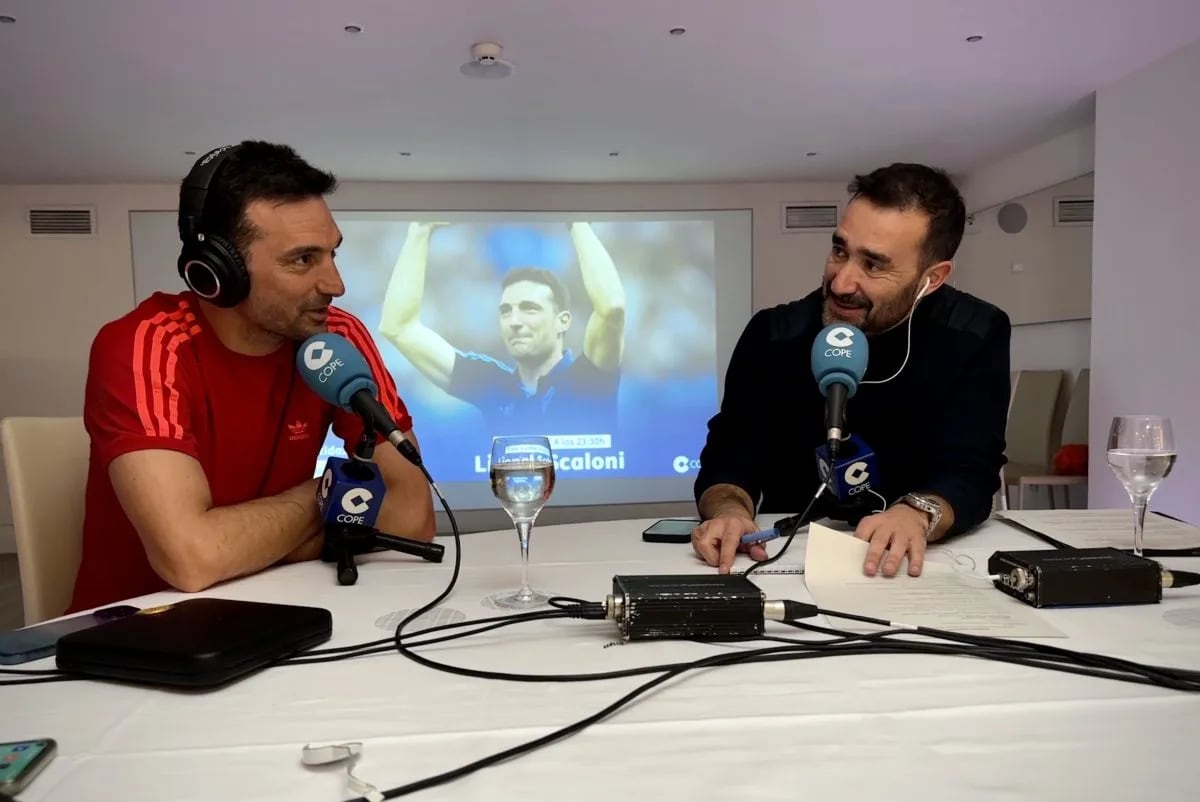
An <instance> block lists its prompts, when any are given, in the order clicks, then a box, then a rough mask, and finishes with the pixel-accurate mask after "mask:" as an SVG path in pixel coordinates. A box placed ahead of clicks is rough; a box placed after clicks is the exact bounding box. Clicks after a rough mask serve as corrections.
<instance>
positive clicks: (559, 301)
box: [500, 267, 571, 312]
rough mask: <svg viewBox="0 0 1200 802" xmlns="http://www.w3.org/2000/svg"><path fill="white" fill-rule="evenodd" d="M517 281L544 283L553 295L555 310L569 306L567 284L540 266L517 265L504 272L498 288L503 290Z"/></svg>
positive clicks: (558, 310) (569, 297) (560, 310)
mask: <svg viewBox="0 0 1200 802" xmlns="http://www.w3.org/2000/svg"><path fill="white" fill-rule="evenodd" d="M518 281H532V282H533V283H535V284H544V285H545V286H547V287H549V288H550V294H551V295H553V296H554V306H555V307H556V309H555V310H554V311H556V312H562V311H563V310H565V309H567V308H569V307H570V306H571V296H570V294H569V293H568V292H567V285H566V284H563V283H562V279H560V278H559V277H558V276H556V275H555V274H554V273H553V272H551V271H549V270H546V269H544V268H541V267H517V268H514V269H512V270H510V271H508V272H507V273H505V274H504V280H503V281H502V282H500V289H501V290H503V289H504V288H505V287H507V286H509V285H510V284H516V283H517V282H518Z"/></svg>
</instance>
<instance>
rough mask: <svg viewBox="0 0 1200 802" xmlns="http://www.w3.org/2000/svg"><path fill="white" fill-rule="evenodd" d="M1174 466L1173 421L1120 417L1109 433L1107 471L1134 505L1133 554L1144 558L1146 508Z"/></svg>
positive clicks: (1168, 419) (1135, 416)
mask: <svg viewBox="0 0 1200 802" xmlns="http://www.w3.org/2000/svg"><path fill="white" fill-rule="evenodd" d="M1174 466H1175V441H1174V438H1173V437H1172V436H1171V419H1170V418H1163V417H1159V416H1158V415H1118V416H1117V417H1115V418H1113V421H1112V426H1111V427H1109V430H1108V467H1110V468H1112V471H1113V473H1115V474H1116V475H1117V478H1118V479H1120V480H1121V484H1123V485H1125V492H1126V493H1128V494H1129V500H1130V501H1131V502H1133V553H1134V554H1136V555H1137V556H1139V557H1141V556H1142V528H1143V526H1144V525H1145V522H1146V506H1147V505H1148V504H1149V503H1150V497H1151V496H1152V495H1154V491H1155V490H1157V489H1158V486H1159V484H1161V483H1162V480H1163V479H1166V478H1167V477H1168V476H1169V475H1170V474H1171V468H1173V467H1174Z"/></svg>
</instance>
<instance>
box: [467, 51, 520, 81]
mask: <svg viewBox="0 0 1200 802" xmlns="http://www.w3.org/2000/svg"><path fill="white" fill-rule="evenodd" d="M503 55H504V48H503V47H501V46H500V45H498V44H496V43H495V42H476V43H475V44H473V45H471V60H470V61H467V62H465V63H463V64H462V65H460V66H459V68H458V71H459V72H461V73H462V74H463V75H465V76H467V77H468V78H507V77H508V76H509V75H511V74H512V71H513V68H514V67H516V66H517V65H516V64H513V63H512V62H511V61H506V60H505V59H503V58H501V56H503Z"/></svg>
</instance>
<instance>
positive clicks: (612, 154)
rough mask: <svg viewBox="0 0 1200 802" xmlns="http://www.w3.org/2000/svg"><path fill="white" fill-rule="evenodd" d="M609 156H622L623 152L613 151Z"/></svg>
mask: <svg viewBox="0 0 1200 802" xmlns="http://www.w3.org/2000/svg"><path fill="white" fill-rule="evenodd" d="M608 155H609V156H620V155H621V151H619V150H613V151H609V154H608Z"/></svg>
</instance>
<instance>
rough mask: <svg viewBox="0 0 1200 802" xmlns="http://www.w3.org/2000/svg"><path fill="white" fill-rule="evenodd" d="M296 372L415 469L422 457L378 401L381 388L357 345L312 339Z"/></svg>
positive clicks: (326, 337)
mask: <svg viewBox="0 0 1200 802" xmlns="http://www.w3.org/2000/svg"><path fill="white" fill-rule="evenodd" d="M296 369H297V370H299V371H300V375H301V376H303V377H304V382H305V383H306V384H307V385H308V386H309V388H310V389H311V390H312V391H313V392H314V393H316V394H317V395H318V396H320V397H321V399H322V400H323V401H325V402H326V403H329V404H333V405H334V406H338V407H341V408H342V409H344V410H347V411H348V412H354V413H355V414H357V415H358V416H359V417H360V418H362V419H363V423H364V424H365V425H366V426H367V427H368V428H371V429H374V430H375V431H377V432H379V433H380V434H382V435H383V436H384V437H386V438H387V440H388V442H390V443H391V444H392V445H394V446H395V447H396V448H397V449H398V450H399V451H400V453H401V454H403V455H404V456H405V457H407V458H408V459H409V461H410V462H412V463H413V464H414V465H417V466H420V465H421V454H420V452H418V451H417V449H416V446H414V445H413V444H412V443H410V442H409V441H408V440H407V439H405V437H404V433H403V432H401V431H400V428H399V427H398V426H396V422H395V421H394V420H392V416H391V414H390V413H389V412H388V411H387V408H386V407H385V406H384V405H383V404H381V403H379V399H377V398H376V397H375V395H376V393H378V392H379V385H377V384H376V383H375V378H374V376H373V375H372V374H371V369H370V368H369V367H368V366H367V360H366V359H365V358H364V357H363V355H362V353H360V352H359V350H358V349H357V348H355V347H354V344H353V343H351V342H350V341H349V340H347V339H346V338H345V337H342V336H341V335H340V334H334V333H332V332H321V333H319V334H314V335H313V336H311V337H309V338H308V339H307V340H305V341H304V343H303V344H302V345H301V346H300V349H299V350H298V351H297V352H296Z"/></svg>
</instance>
